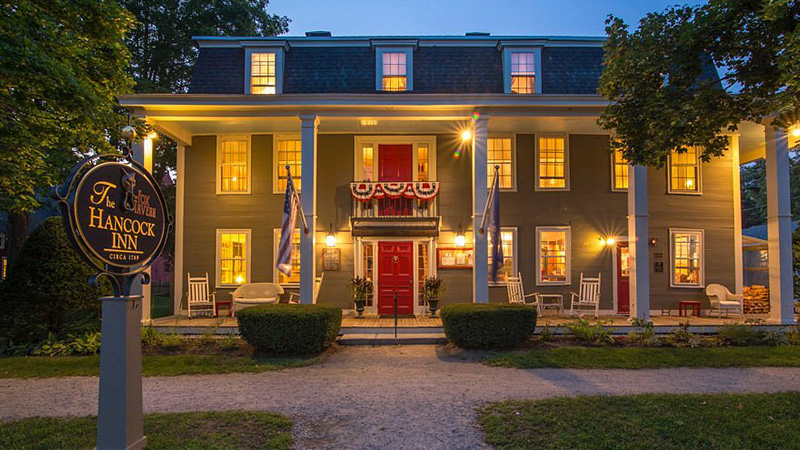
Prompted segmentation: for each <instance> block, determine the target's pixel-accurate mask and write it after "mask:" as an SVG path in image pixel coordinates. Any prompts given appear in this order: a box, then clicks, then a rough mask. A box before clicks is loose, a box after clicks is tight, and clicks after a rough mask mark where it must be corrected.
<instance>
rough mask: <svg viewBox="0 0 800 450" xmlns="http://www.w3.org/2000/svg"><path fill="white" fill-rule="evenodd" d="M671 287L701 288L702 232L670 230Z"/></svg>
mask: <svg viewBox="0 0 800 450" xmlns="http://www.w3.org/2000/svg"><path fill="white" fill-rule="evenodd" d="M670 241H671V246H672V283H671V284H672V286H688V287H702V286H703V231H702V230H670Z"/></svg>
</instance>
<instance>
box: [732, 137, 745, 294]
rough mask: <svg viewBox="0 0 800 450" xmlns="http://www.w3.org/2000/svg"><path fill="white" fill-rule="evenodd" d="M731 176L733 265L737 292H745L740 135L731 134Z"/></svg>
mask: <svg viewBox="0 0 800 450" xmlns="http://www.w3.org/2000/svg"><path fill="white" fill-rule="evenodd" d="M731 165H732V167H731V177H732V179H733V246H734V249H733V265H734V270H735V271H736V272H735V273H734V284H735V288H736V293H737V294H741V293H742V292H744V255H743V254H742V181H741V167H740V165H739V136H738V135H735V134H734V135H732V136H731Z"/></svg>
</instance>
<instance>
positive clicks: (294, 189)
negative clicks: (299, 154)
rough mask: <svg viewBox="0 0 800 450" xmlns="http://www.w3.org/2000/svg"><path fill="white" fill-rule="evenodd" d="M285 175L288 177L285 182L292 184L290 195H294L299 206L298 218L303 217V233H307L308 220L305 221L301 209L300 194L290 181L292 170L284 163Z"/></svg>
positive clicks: (304, 215)
mask: <svg viewBox="0 0 800 450" xmlns="http://www.w3.org/2000/svg"><path fill="white" fill-rule="evenodd" d="M286 177H287V179H288V181H287V182H291V186H292V195H293V196H294V198H295V200H296V201H297V207H298V208H300V218H301V219H303V233H305V234H308V233H309V229H308V222H306V214H305V212H304V211H303V204H302V203H301V202H300V195H298V194H297V188H296V187H294V182H292V181H291V180H292V171H291V170H289V165H288V164H287V165H286Z"/></svg>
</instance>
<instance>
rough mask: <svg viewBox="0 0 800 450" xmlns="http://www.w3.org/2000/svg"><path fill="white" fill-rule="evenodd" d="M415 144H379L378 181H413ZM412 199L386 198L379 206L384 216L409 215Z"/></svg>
mask: <svg viewBox="0 0 800 450" xmlns="http://www.w3.org/2000/svg"><path fill="white" fill-rule="evenodd" d="M412 151H413V146H411V145H408V144H402V145H379V146H378V181H385V182H391V181H411V180H412V179H413V175H412V170H413V162H412ZM411 206H412V203H411V200H410V199H407V198H400V199H388V198H387V199H384V200H382V201H381V202H380V204H379V208H380V212H381V215H382V216H390V217H391V216H398V217H402V216H409V215H411Z"/></svg>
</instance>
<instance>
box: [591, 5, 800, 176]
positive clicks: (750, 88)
mask: <svg viewBox="0 0 800 450" xmlns="http://www.w3.org/2000/svg"><path fill="white" fill-rule="evenodd" d="M606 25H607V26H606V33H607V35H608V40H607V42H606V45H605V51H606V53H605V59H604V70H603V74H602V76H601V79H600V87H599V91H600V93H601V94H603V95H604V96H605V97H606V98H608V99H609V100H610V101H611V104H610V105H609V106H608V107H607V108H606V110H605V111H604V112H603V113H602V114H601V118H600V125H601V126H603V127H604V128H606V129H608V130H612V131H613V132H614V134H615V139H614V140H613V141H612V147H614V148H618V149H620V150H621V151H622V152H623V155H624V156H625V158H626V159H627V160H628V161H630V162H631V163H634V164H641V165H652V166H662V165H663V164H664V163H665V162H666V160H667V157H668V156H669V155H670V153H671V152H672V151H678V152H683V151H686V148H687V147H688V146H700V147H702V149H703V150H702V155H701V157H702V159H703V160H704V161H708V160H710V159H711V158H712V157H714V156H720V155H721V154H722V153H723V151H724V150H725V149H726V148H727V146H728V139H727V137H726V136H725V135H724V133H725V132H727V131H735V130H736V126H737V124H738V123H739V122H741V121H743V120H754V121H757V122H760V121H761V120H762V119H763V118H765V117H771V116H772V115H775V114H777V118H776V119H775V120H774V121H773V124H774V125H775V126H783V127H786V126H788V125H791V124H793V123H795V122H796V120H797V117H798V114H797V113H798V112H799V111H800V69H798V65H797V61H798V60H800V0H750V1H743V0H710V1H709V2H708V3H707V4H705V5H702V6H698V7H689V6H678V7H672V8H669V9H667V10H665V11H663V12H660V13H650V14H648V15H647V16H646V17H645V18H643V19H642V20H641V21H640V22H639V27H638V28H637V29H636V30H635V31H633V32H631V31H629V29H628V26H627V25H626V24H625V23H624V21H622V19H620V18H617V17H613V16H609V19H608V20H607V22H606ZM715 66H716V67H720V68H723V69H724V70H723V71H724V73H725V74H724V76H723V77H722V78H721V79H720V78H719V76H718V75H717V72H716V69H715Z"/></svg>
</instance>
